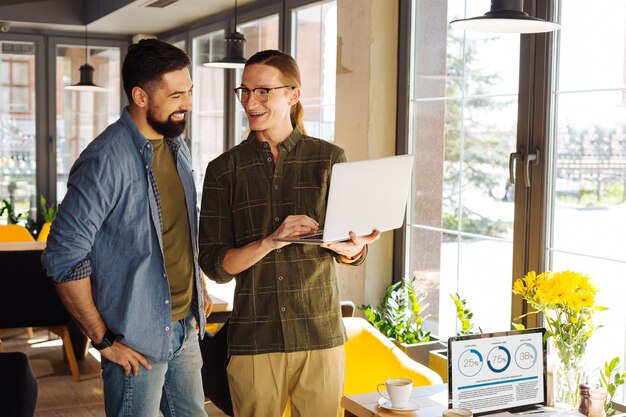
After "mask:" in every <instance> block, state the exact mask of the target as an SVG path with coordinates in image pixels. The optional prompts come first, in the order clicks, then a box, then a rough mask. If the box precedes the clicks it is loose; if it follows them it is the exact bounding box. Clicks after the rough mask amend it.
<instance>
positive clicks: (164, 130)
mask: <svg viewBox="0 0 626 417" xmlns="http://www.w3.org/2000/svg"><path fill="white" fill-rule="evenodd" d="M157 110H158V108H157V107H155V106H150V108H149V109H148V115H147V118H146V120H147V122H148V124H149V125H150V127H151V128H153V129H154V130H155V131H156V132H157V133H159V134H161V135H163V136H165V137H167V138H175V137H177V136H180V135H181V134H182V133H183V132H184V131H185V126H186V125H187V120H186V119H183V120H180V121H175V120H174V119H173V118H172V116H173V114H174V113H172V114H170V115H169V116H168V117H167V119H166V120H164V121H161V120H158V119H157V114H156V113H157ZM176 113H180V112H176ZM184 113H185V114H187V112H184Z"/></svg>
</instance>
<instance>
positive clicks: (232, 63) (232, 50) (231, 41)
mask: <svg viewBox="0 0 626 417" xmlns="http://www.w3.org/2000/svg"><path fill="white" fill-rule="evenodd" d="M245 43H246V37H245V36H243V33H239V32H237V0H235V31H234V32H230V33H228V34H227V35H226V36H225V37H224V46H225V49H226V55H225V56H224V58H222V59H220V60H217V61H210V62H205V63H204V66H205V67H211V68H243V67H244V65H245V64H246V58H244V56H243V47H244V44H245Z"/></svg>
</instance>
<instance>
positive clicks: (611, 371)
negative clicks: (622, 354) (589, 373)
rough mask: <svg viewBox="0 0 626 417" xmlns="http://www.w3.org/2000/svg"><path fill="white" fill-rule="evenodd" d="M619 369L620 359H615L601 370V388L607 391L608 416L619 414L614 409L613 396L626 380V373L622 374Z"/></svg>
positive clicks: (605, 409)
mask: <svg viewBox="0 0 626 417" xmlns="http://www.w3.org/2000/svg"><path fill="white" fill-rule="evenodd" d="M619 368H620V359H619V357H615V358H613V359H612V360H611V361H610V362H605V363H604V369H600V386H601V387H603V388H604V389H606V391H607V397H606V402H605V403H604V412H605V413H606V415H607V416H613V415H615V414H617V411H615V409H614V408H613V396H614V395H615V393H616V392H617V389H618V388H619V387H620V386H622V385H623V384H624V381H625V380H626V372H620V371H619Z"/></svg>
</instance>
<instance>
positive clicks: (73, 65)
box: [56, 45, 122, 202]
mask: <svg viewBox="0 0 626 417" xmlns="http://www.w3.org/2000/svg"><path fill="white" fill-rule="evenodd" d="M85 59H86V57H85V48H84V47H82V46H70V45H58V46H57V48H56V77H57V79H56V131H57V149H56V151H57V178H56V180H57V183H56V189H57V201H59V202H60V201H61V200H62V199H63V196H64V195H65V191H66V186H67V177H68V174H69V170H70V168H71V167H72V165H73V163H74V161H75V160H76V158H78V155H79V154H80V153H81V152H82V150H83V149H85V147H86V146H87V145H88V144H89V142H91V141H92V140H93V139H94V138H95V137H96V136H98V135H99V134H100V133H101V132H102V131H103V130H104V129H105V128H106V127H107V126H108V125H109V124H111V123H113V122H114V121H115V120H117V119H118V118H119V115H120V83H121V81H120V74H121V69H122V68H121V51H120V48H117V47H89V64H90V65H92V66H93V67H94V69H95V71H94V82H95V83H96V84H97V85H99V86H101V87H105V89H106V91H103V92H84V91H80V92H79V91H72V90H66V89H64V87H65V86H67V85H70V84H74V83H76V82H78V78H79V71H78V69H79V67H80V66H81V65H83V64H84V63H85Z"/></svg>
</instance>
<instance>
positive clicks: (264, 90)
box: [233, 85, 296, 103]
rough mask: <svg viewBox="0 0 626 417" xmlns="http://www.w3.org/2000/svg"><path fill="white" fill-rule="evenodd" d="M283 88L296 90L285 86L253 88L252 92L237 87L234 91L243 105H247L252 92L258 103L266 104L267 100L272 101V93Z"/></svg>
mask: <svg viewBox="0 0 626 417" xmlns="http://www.w3.org/2000/svg"><path fill="white" fill-rule="evenodd" d="M281 88H296V87H294V86H292V85H283V86H280V87H272V88H268V87H258V88H253V89H252V90H250V89H249V88H246V87H237V88H235V89H233V91H234V92H235V94H236V95H237V98H238V99H239V101H241V102H242V103H245V102H247V101H248V100H249V99H250V92H252V95H254V98H255V99H256V100H257V101H259V102H261V103H265V102H266V101H267V100H269V99H270V91H272V90H280V89H281Z"/></svg>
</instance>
